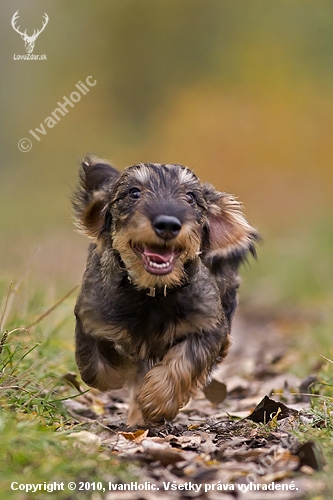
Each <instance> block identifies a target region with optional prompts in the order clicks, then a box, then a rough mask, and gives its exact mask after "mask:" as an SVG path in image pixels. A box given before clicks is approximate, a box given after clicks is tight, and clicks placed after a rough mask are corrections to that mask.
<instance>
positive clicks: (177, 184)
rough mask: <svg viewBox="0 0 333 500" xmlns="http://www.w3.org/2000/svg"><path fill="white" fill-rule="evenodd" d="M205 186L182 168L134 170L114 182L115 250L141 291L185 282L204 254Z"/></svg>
mask: <svg viewBox="0 0 333 500" xmlns="http://www.w3.org/2000/svg"><path fill="white" fill-rule="evenodd" d="M205 209H206V203H205V200H204V197H203V193H202V186H201V184H200V182H199V181H198V179H197V177H196V176H195V175H194V173H193V172H191V171H190V170H189V169H187V168H185V167H182V166H179V165H156V164H144V165H138V166H134V167H130V168H128V169H127V170H125V172H124V173H123V174H122V175H121V177H120V178H119V179H118V180H117V181H116V183H115V186H114V189H113V192H112V199H111V202H110V206H109V210H110V212H111V219H112V225H111V238H112V246H113V248H114V249H115V250H117V251H118V252H119V255H120V257H121V260H122V261H123V263H124V264H125V266H126V269H127V271H128V273H129V276H130V277H131V279H132V280H133V282H134V283H135V284H137V286H139V287H140V288H151V287H160V286H165V285H166V286H168V287H173V286H177V285H179V284H181V283H182V282H183V281H184V279H186V276H185V271H184V266H185V264H186V262H187V261H191V260H194V259H195V258H196V257H197V256H198V254H199V253H200V251H201V242H202V227H203V225H202V222H203V219H204V211H205Z"/></svg>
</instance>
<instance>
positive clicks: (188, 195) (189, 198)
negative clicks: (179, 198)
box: [186, 192, 196, 205]
mask: <svg viewBox="0 0 333 500" xmlns="http://www.w3.org/2000/svg"><path fill="white" fill-rule="evenodd" d="M186 201H187V203H189V204H190V205H194V203H195V202H196V200H195V196H194V193H191V192H189V193H186Z"/></svg>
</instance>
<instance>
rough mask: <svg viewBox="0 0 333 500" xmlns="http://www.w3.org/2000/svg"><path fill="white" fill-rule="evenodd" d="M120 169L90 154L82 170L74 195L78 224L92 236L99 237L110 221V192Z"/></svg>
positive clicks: (73, 202) (73, 203) (79, 227)
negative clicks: (108, 211)
mask: <svg viewBox="0 0 333 500" xmlns="http://www.w3.org/2000/svg"><path fill="white" fill-rule="evenodd" d="M119 175H120V174H119V172H118V171H117V170H116V169H115V168H113V167H112V166H111V165H110V164H109V163H108V162H107V161H105V160H102V159H100V158H97V157H95V156H89V157H87V158H85V159H84V160H83V162H82V165H81V170H80V184H79V186H78V188H77V190H76V192H75V193H74V195H73V198H72V205H73V209H74V215H75V221H76V226H77V227H78V229H79V231H80V232H81V233H83V234H85V235H86V236H88V237H89V238H98V236H99V235H100V233H101V231H102V230H103V228H104V227H105V224H106V217H107V213H106V209H107V205H108V202H109V201H110V192H111V189H112V186H113V184H114V182H115V181H116V180H117V179H118V177H119Z"/></svg>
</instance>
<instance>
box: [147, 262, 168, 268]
mask: <svg viewBox="0 0 333 500" xmlns="http://www.w3.org/2000/svg"><path fill="white" fill-rule="evenodd" d="M149 265H150V266H151V267H155V269H166V268H167V267H170V266H171V263H170V262H162V263H161V264H158V263H157V262H154V261H153V260H149Z"/></svg>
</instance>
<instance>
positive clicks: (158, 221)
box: [152, 215, 182, 240]
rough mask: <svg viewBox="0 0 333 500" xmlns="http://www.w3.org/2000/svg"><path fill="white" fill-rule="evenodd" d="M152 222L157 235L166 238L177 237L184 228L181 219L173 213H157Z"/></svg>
mask: <svg viewBox="0 0 333 500" xmlns="http://www.w3.org/2000/svg"><path fill="white" fill-rule="evenodd" d="M152 224H153V228H154V230H155V233H156V234H157V236H160V237H161V238H163V239H165V240H171V239H172V238H175V237H176V236H177V234H178V233H179V231H180V230H181V228H182V224H181V222H180V220H179V219H177V217H174V216H173V215H157V216H156V217H155V218H154V220H153V222H152Z"/></svg>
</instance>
